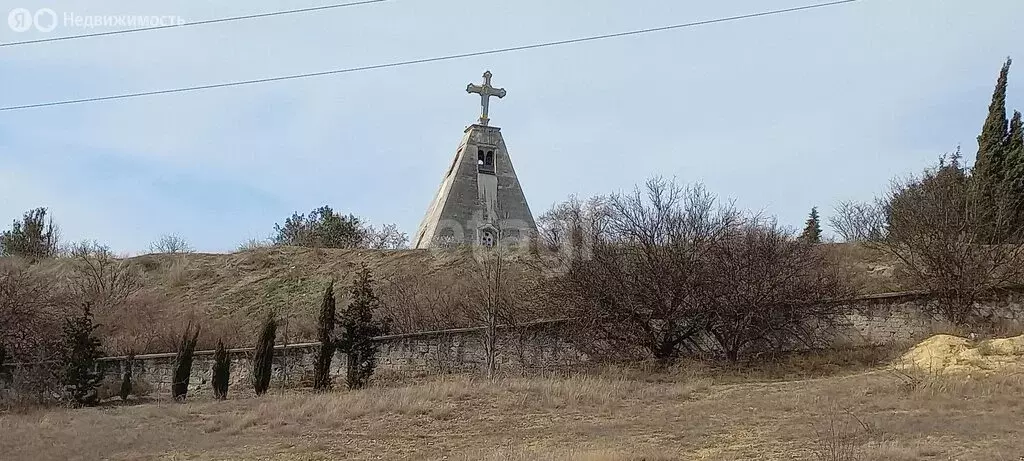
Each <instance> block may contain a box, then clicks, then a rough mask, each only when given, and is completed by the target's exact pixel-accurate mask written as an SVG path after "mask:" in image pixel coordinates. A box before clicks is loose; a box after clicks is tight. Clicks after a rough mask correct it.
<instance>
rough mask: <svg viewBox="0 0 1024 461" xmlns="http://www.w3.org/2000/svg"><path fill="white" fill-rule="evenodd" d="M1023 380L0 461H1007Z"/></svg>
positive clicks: (712, 375)
mask: <svg viewBox="0 0 1024 461" xmlns="http://www.w3.org/2000/svg"><path fill="white" fill-rule="evenodd" d="M1022 395H1024V377H1022V376H1021V375H1016V374H996V375H993V376H989V377H984V378H979V377H974V378H967V377H963V376H962V377H940V376H937V375H930V374H921V373H911V374H905V373H896V372H892V371H888V370H886V369H882V368H874V369H867V370H857V371H851V370H847V371H845V372H839V373H838V374H834V375H832V376H825V377H816V378H804V379H789V380H786V379H782V380H766V379H764V377H762V376H759V375H756V374H749V373H748V374H744V375H739V374H736V373H724V372H713V371H708V370H706V369H705V370H703V371H700V370H695V369H689V368H688V371H685V372H675V373H670V374H649V373H640V372H635V371H634V372H629V371H604V372H601V373H595V374H588V375H578V376H570V377H555V376H552V377H533V378H503V379H499V380H496V381H494V382H487V381H485V380H482V379H480V378H475V377H471V376H449V377H437V378H429V379H424V380H423V381H421V382H418V383H408V382H407V383H404V384H399V383H392V384H388V385H378V386H375V387H372V388H370V389H367V390H363V391H355V392H349V391H336V392H332V393H328V394H323V395H314V394H310V393H305V392H302V391H279V392H278V393H272V394H270V395H267V396H264V397H261V398H242V397H239V398H235V399H231V400H228V401H224V402H218V401H213V400H205V399H199V400H197V401H193V402H191V403H188V404H174V403H170V402H149V403H142V404H135V405H120V404H111V405H108V406H105V407H101V408H90V409H78V410H67V409H45V410H32V411H28V412H22V413H12V414H3V415H0V459H5V460H7V459H10V460H56V459H88V460H93V459H123V460H129V459H132V460H134V459H166V460H182V459H200V460H214V459H221V460H236V459H237V460H241V459H285V460H321V459H323V460H327V459H332V460H337V459H352V460H378V459H384V460H392V459H394V460H419V459H427V460H444V459H447V460H609V461H610V460H676V459H680V460H682V459H700V460H741V459H744V460H745V459H770V460H790V459H807V460H817V459H821V460H829V461H839V460H848V461H854V460H896V461H901V460H918V459H926V460H960V461H967V460H986V461H987V460H997V461H998V460H1013V461H1017V460H1020V459H1024V398H1022Z"/></svg>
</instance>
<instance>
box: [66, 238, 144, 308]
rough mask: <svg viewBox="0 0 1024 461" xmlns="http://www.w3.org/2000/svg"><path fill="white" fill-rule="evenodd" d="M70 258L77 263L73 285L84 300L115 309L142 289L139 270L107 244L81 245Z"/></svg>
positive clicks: (75, 247) (90, 243)
mask: <svg viewBox="0 0 1024 461" xmlns="http://www.w3.org/2000/svg"><path fill="white" fill-rule="evenodd" d="M69 256H70V257H71V259H72V264H73V275H72V278H71V283H72V286H73V287H74V288H75V290H76V291H77V293H78V295H79V297H80V298H81V299H82V300H83V301H86V302H90V303H93V304H94V305H96V306H100V307H109V306H114V305H118V304H121V303H123V302H125V300H127V299H128V298H129V297H130V296H131V295H132V294H134V293H135V292H136V291H138V290H139V289H140V288H142V281H141V279H140V277H139V271H138V270H137V268H136V267H134V266H133V265H132V264H131V262H129V261H127V260H125V259H120V258H117V257H116V256H115V255H114V253H113V252H112V251H110V248H109V247H107V246H105V245H101V244H99V243H97V242H81V243H79V244H76V245H74V246H72V247H71V248H70V250H69Z"/></svg>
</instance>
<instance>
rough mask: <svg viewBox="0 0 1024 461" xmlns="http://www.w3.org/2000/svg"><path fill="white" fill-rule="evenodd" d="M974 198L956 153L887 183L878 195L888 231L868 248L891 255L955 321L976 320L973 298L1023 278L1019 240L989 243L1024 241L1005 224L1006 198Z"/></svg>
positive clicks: (906, 276) (1023, 230) (1023, 233)
mask: <svg viewBox="0 0 1024 461" xmlns="http://www.w3.org/2000/svg"><path fill="white" fill-rule="evenodd" d="M980 195H981V194H980V192H979V190H978V188H977V185H976V182H975V181H972V178H971V177H970V175H969V174H968V171H967V170H966V168H964V167H962V166H961V165H960V164H959V162H958V159H957V158H956V157H954V158H953V159H952V161H951V162H948V163H947V162H946V161H945V160H943V161H941V162H940V163H939V165H938V167H936V168H931V169H928V170H926V171H925V172H924V173H923V174H922V175H921V176H914V177H910V178H907V179H904V180H897V181H894V182H893V184H892V186H891V187H890V190H889V192H888V193H887V195H886V196H885V197H884V198H883V200H884V203H885V214H886V217H887V220H888V234H887V235H886V236H885V238H884V239H882V240H881V241H878V242H875V243H873V245H872V246H873V247H875V248H877V249H880V250H882V251H884V252H886V253H888V254H889V255H892V256H894V257H895V258H896V259H898V260H899V261H900V262H901V263H902V264H901V272H900V275H902V276H903V278H904V279H905V281H906V282H909V284H910V285H912V286H915V287H917V288H919V289H922V290H926V291H929V292H932V293H934V294H935V295H936V296H937V300H938V303H937V304H938V306H937V313H938V314H939V315H941V316H942V317H944V318H945V319H946V320H948V321H951V322H953V323H957V324H964V323H970V322H973V321H976V320H979V317H983V315H982V314H983V313H982V312H980V311H979V309H978V307H977V306H978V304H977V301H979V300H980V299H981V298H983V297H984V296H987V295H989V294H991V293H992V292H993V290H996V289H998V288H1000V287H1003V286H1005V285H1008V284H1015V283H1020V282H1021V281H1022V277H1024V244H1020V243H1003V244H993V243H992V242H994V241H1003V242H1021V241H1022V238H1024V228H1020V227H1015V226H1013V225H1012V224H1011V220H1010V216H1011V213H1010V211H1011V210H1009V208H1010V202H1009V197H1001V196H998V195H997V196H996V197H995V198H994V199H993V200H991V202H987V203H989V204H990V205H989V206H985V205H982V202H981V201H980V200H979V198H980ZM992 203H994V205H991V204H992Z"/></svg>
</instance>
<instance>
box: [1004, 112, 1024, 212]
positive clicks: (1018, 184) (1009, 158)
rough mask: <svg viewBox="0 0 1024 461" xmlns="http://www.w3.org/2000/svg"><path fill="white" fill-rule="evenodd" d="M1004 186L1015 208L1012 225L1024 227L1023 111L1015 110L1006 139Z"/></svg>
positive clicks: (1010, 202) (1012, 206)
mask: <svg viewBox="0 0 1024 461" xmlns="http://www.w3.org/2000/svg"><path fill="white" fill-rule="evenodd" d="M1003 188H1004V190H1005V191H1006V193H1007V195H1008V197H1009V207H1010V209H1011V210H1013V212H1014V213H1013V217H1012V218H1011V221H1012V223H1011V224H1010V225H1011V226H1014V228H1019V227H1024V121H1022V120H1021V113H1020V112H1018V111H1014V112H1013V118H1012V119H1011V120H1010V128H1009V133H1007V139H1006V168H1005V176H1004V178H1003Z"/></svg>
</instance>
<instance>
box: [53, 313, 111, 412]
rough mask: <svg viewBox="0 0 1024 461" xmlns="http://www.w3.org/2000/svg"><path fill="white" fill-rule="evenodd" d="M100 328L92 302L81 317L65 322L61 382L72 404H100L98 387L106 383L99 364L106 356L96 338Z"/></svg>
mask: <svg viewBox="0 0 1024 461" xmlns="http://www.w3.org/2000/svg"><path fill="white" fill-rule="evenodd" d="M97 328H99V325H96V324H94V323H93V322H92V311H91V306H90V305H89V304H88V303H86V304H85V305H83V306H82V312H81V314H79V315H78V316H76V317H71V318H68V319H66V320H65V323H64V337H63V344H62V348H61V350H62V357H61V365H62V369H63V370H62V373H61V375H62V376H61V377H62V379H61V382H62V384H63V385H64V391H65V394H66V396H67V397H68V399H69V400H70V403H72V404H75V405H87V406H92V405H96V404H98V403H99V395H98V394H97V393H96V388H97V387H98V386H99V385H100V383H101V382H102V381H103V370H102V369H100V367H99V363H98V361H97V359H99V358H100V357H101V356H102V352H101V351H100V340H99V339H97V338H96V335H95V334H96V329H97Z"/></svg>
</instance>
